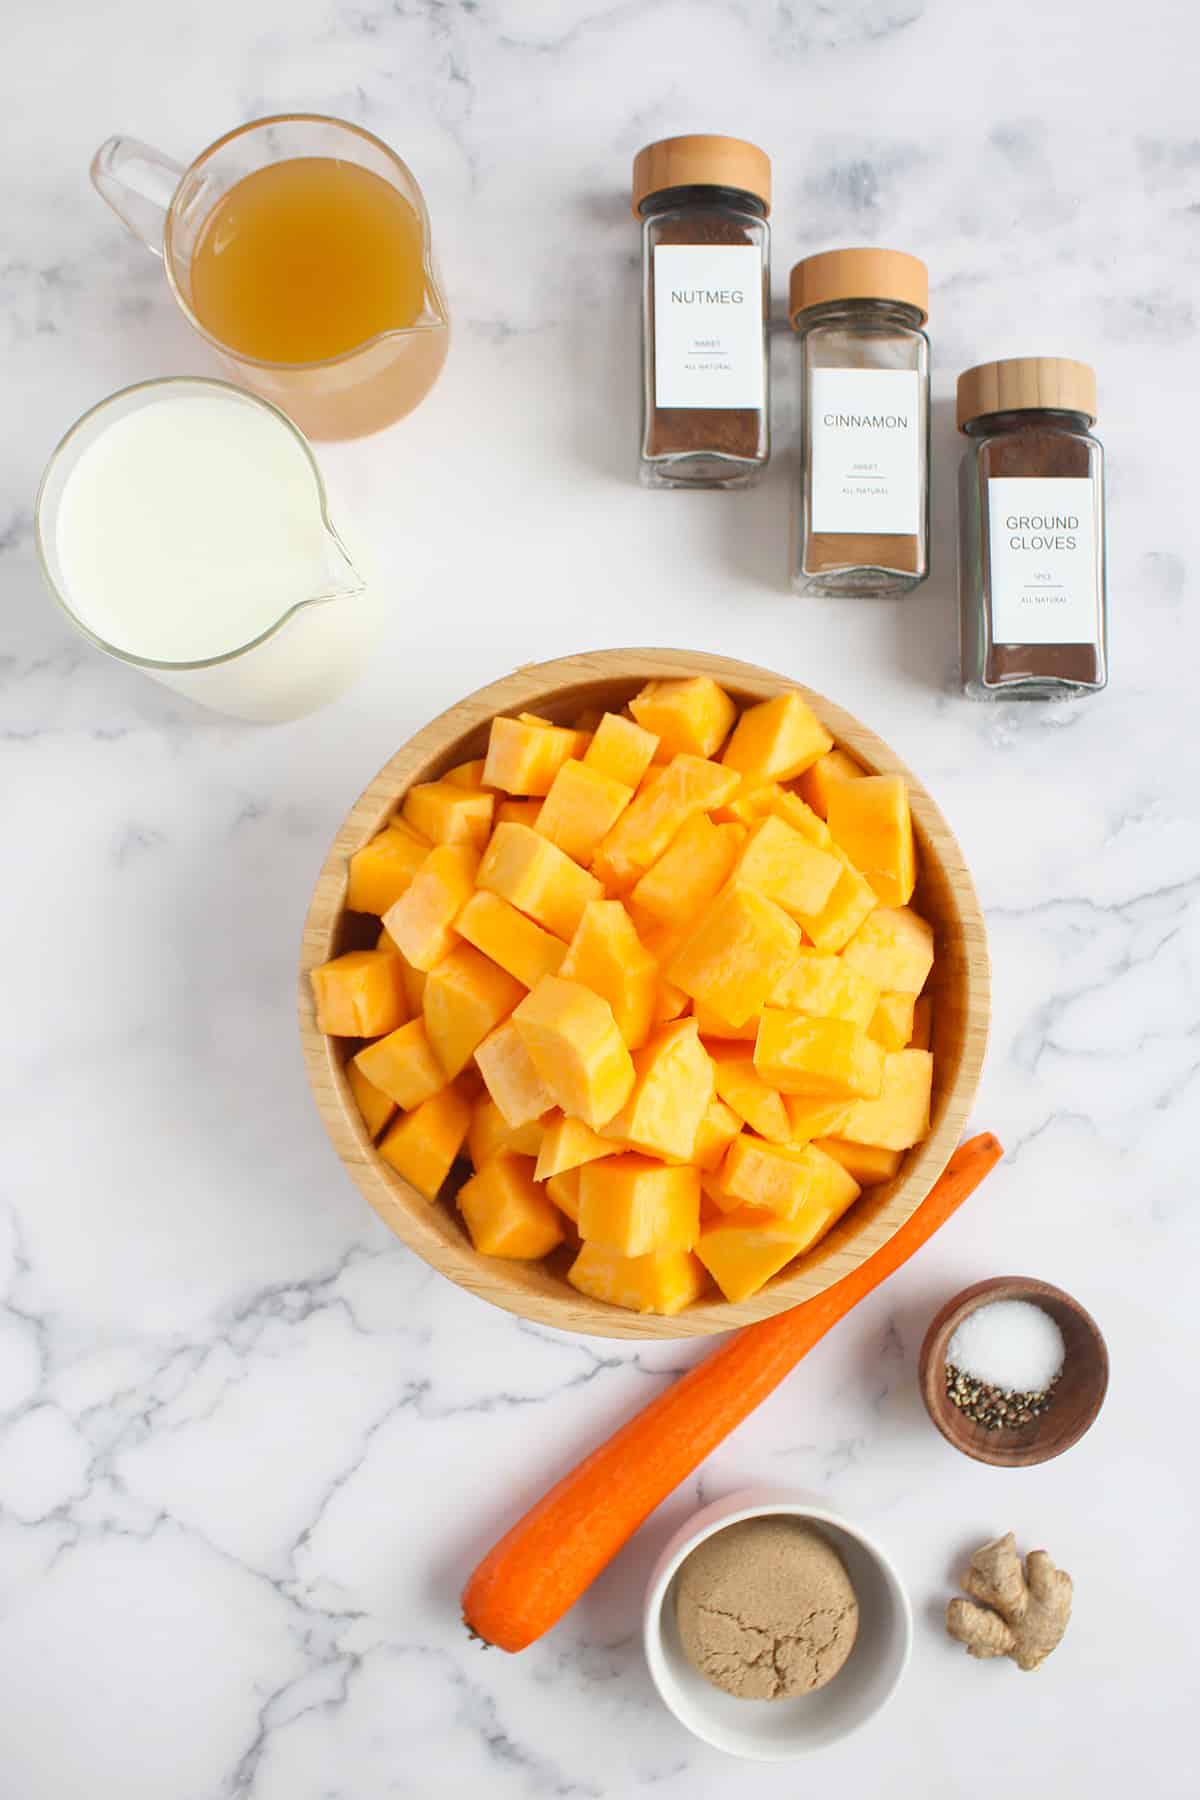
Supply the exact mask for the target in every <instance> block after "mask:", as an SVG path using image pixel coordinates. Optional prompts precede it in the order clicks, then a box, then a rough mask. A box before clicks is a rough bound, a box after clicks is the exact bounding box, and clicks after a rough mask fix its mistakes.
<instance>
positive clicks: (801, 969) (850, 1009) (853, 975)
mask: <svg viewBox="0 0 1200 1800" xmlns="http://www.w3.org/2000/svg"><path fill="white" fill-rule="evenodd" d="M879 998H880V996H879V989H878V988H877V987H876V986H875V983H874V982H873V981H868V980H867V978H866V976H865V975H860V974H859V972H858V970H857V969H852V968H850V967H849V966H848V964H847V963H846V962H845V961H844V960H843V959H842V958H841V957H840V956H827V955H825V953H824V952H823V951H821V950H812V949H808V948H807V947H805V946H803V945H802V946H801V948H800V949H799V950H798V951H797V952H796V956H795V959H794V961H792V962H791V963H789V964H788V967H787V968H786V969H785V970H784V972H783V974H782V975H781V976H780V978H779V980H778V981H777V982H776V983H775V986H774V987H773V988H772V990H771V995H770V1004H771V1005H772V1006H779V1007H782V1008H783V1010H784V1011H785V1012H803V1013H812V1014H814V1015H815V1016H816V1017H817V1018H822V1019H848V1020H849V1022H850V1024H851V1025H857V1026H858V1028H859V1030H860V1031H865V1030H866V1029H867V1028H868V1027H869V1026H870V1024H871V1021H872V1020H873V1019H874V1017H875V1013H876V1009H877V1008H878V1005H879ZM873 1035H875V1034H873Z"/></svg>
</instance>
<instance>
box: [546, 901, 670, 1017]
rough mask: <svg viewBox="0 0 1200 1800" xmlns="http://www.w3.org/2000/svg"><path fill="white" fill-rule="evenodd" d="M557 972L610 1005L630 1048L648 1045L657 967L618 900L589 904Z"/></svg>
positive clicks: (590, 902) (655, 993) (656, 981)
mask: <svg viewBox="0 0 1200 1800" xmlns="http://www.w3.org/2000/svg"><path fill="white" fill-rule="evenodd" d="M558 973H559V974H560V975H561V976H562V977H563V979H564V980H566V981H577V982H579V983H580V985H581V986H582V987H586V988H591V990H592V992H593V993H595V994H599V995H600V998H601V999H602V1000H607V1001H608V1004H609V1005H610V1006H611V1008H612V1013H613V1018H614V1019H615V1020H616V1022H617V1030H618V1031H619V1032H620V1033H621V1036H622V1037H623V1038H624V1040H625V1043H626V1045H627V1046H628V1048H629V1049H630V1050H637V1049H639V1048H640V1047H641V1045H642V1044H644V1043H645V1041H646V1039H647V1038H648V1037H649V1035H650V1026H651V1022H652V1020H653V1017H654V1007H655V1001H656V999H657V996H658V963H657V962H656V960H655V958H654V957H653V956H652V955H651V953H650V951H649V950H647V949H646V948H645V946H644V945H643V944H642V942H641V939H640V938H639V937H638V934H637V932H636V931H635V930H634V928H633V923H632V921H631V920H630V917H629V914H628V913H627V912H626V910H625V908H624V907H623V906H622V904H621V902H620V901H619V900H590V901H589V902H588V904H587V906H585V907H584V909H583V916H582V918H581V919H580V921H579V924H578V926H577V928H576V930H575V934H574V936H573V937H572V939H571V942H570V944H569V946H568V948H567V953H566V955H565V957H564V958H563V960H562V964H561V966H560V968H559V970H558Z"/></svg>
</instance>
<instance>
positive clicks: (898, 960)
mask: <svg viewBox="0 0 1200 1800" xmlns="http://www.w3.org/2000/svg"><path fill="white" fill-rule="evenodd" d="M844 955H845V958H846V961H847V963H848V964H849V965H850V967H851V968H852V969H857V970H859V972H860V973H861V974H863V975H865V976H866V977H867V980H868V981H873V982H874V983H875V985H876V987H877V988H878V989H879V990H880V992H881V993H885V994H919V993H920V991H921V989H922V988H923V987H924V986H925V983H926V981H927V980H928V977H929V971H930V969H932V967H933V927H932V926H931V925H929V924H928V923H927V922H926V920H924V919H923V918H921V916H920V914H919V913H915V912H913V910H912V908H911V907H908V906H897V907H887V906H880V907H877V908H876V909H875V911H874V912H873V913H872V914H871V916H870V918H868V919H865V920H864V921H863V923H862V924H861V925H860V926H859V928H858V930H857V931H856V932H855V933H854V936H853V937H852V938H851V939H850V942H849V943H848V944H847V945H846V948H845V951H844Z"/></svg>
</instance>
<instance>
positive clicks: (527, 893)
mask: <svg viewBox="0 0 1200 1800" xmlns="http://www.w3.org/2000/svg"><path fill="white" fill-rule="evenodd" d="M477 883H478V886H479V887H481V888H483V889H484V890H485V891H486V892H488V893H491V894H499V896H500V898H501V899H502V900H507V901H508V902H509V903H510V905H512V906H515V907H516V908H517V910H518V911H519V912H523V913H527V914H528V915H529V917H530V918H531V919H533V920H535V921H536V923H537V924H539V925H544V926H545V928H546V930H547V931H550V932H553V933H554V935H555V937H560V938H562V939H563V940H564V941H569V940H570V938H571V935H572V933H573V932H574V931H575V928H576V926H577V925H578V924H579V921H580V919H581V918H582V917H583V909H584V907H585V906H586V905H587V903H588V901H589V900H599V899H601V898H602V897H603V893H604V889H603V887H602V886H601V884H600V882H599V881H598V880H597V879H596V877H595V876H594V875H590V874H589V873H588V871H587V870H586V869H581V868H580V867H579V864H578V863H575V862H572V861H571V858H570V857H569V856H567V855H566V854H565V853H564V852H563V851H562V850H560V849H559V848H558V845H557V844H552V843H551V842H550V840H549V838H546V837H542V836H541V834H540V833H539V832H537V831H533V830H531V829H530V827H529V826H528V825H497V827H496V829H495V831H494V832H493V833H492V837H491V842H490V843H489V844H488V847H487V849H486V850H485V851H484V853H483V861H482V862H481V863H480V865H479V874H478V877H477ZM401 947H402V948H403V946H401Z"/></svg>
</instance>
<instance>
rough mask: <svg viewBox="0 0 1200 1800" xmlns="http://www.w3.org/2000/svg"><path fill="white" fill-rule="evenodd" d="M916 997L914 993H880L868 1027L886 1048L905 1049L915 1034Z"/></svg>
mask: <svg viewBox="0 0 1200 1800" xmlns="http://www.w3.org/2000/svg"><path fill="white" fill-rule="evenodd" d="M916 1005H917V1002H916V999H915V998H914V996H913V995H912V994H880V996H879V1004H878V1006H877V1007H876V1008H875V1011H874V1012H873V1013H872V1014H871V1023H870V1025H869V1026H868V1027H867V1029H868V1031H869V1032H870V1034H871V1036H872V1037H873V1038H874V1039H875V1041H876V1043H879V1044H882V1045H883V1047H884V1049H885V1050H903V1049H904V1047H905V1045H906V1044H907V1043H908V1042H909V1041H910V1039H911V1038H912V1034H913V1014H914V1012H915V1011H916Z"/></svg>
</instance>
